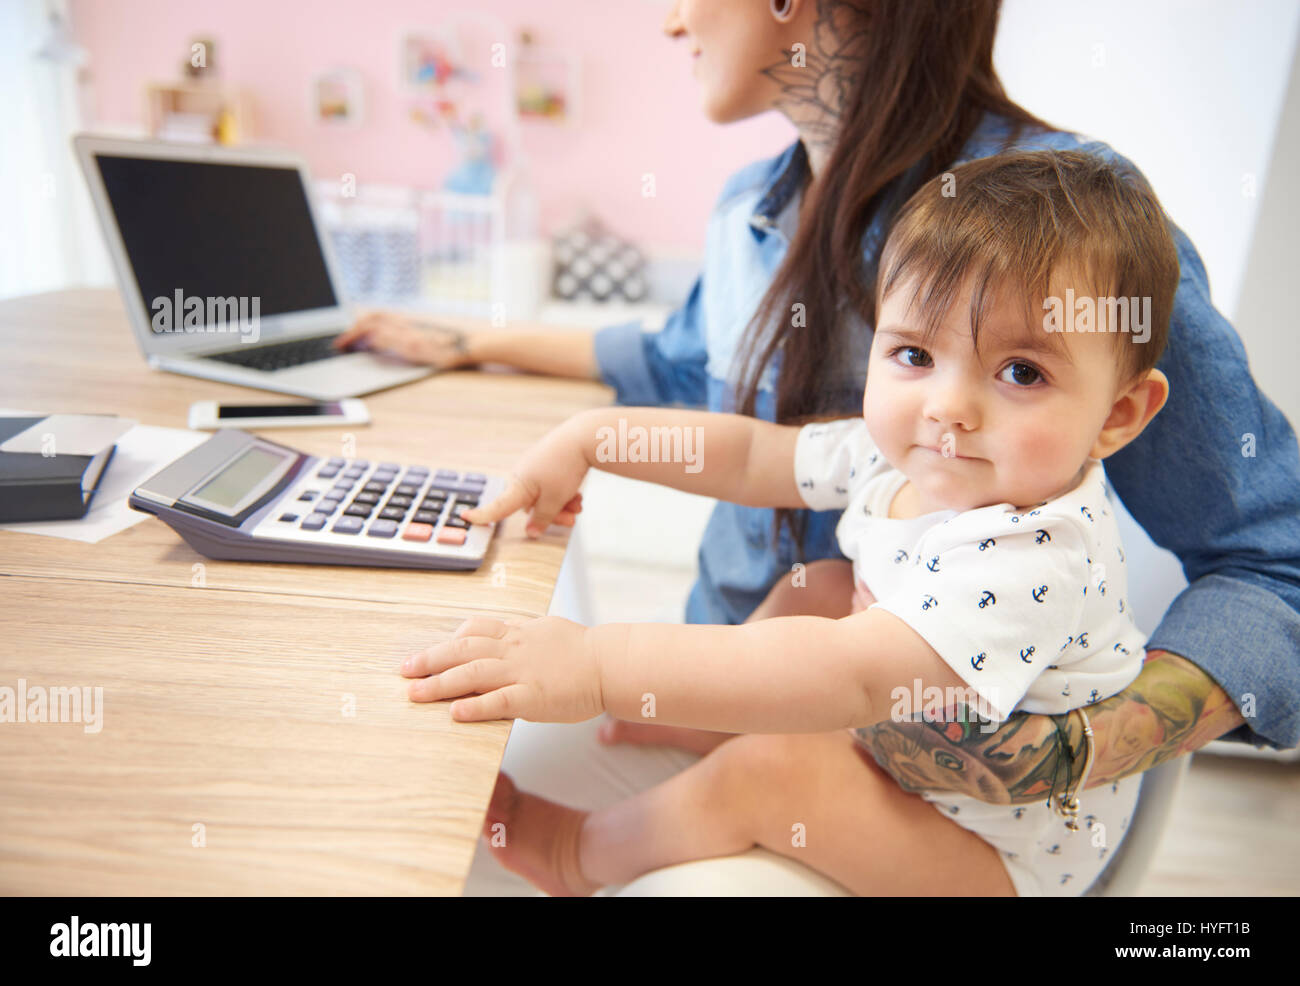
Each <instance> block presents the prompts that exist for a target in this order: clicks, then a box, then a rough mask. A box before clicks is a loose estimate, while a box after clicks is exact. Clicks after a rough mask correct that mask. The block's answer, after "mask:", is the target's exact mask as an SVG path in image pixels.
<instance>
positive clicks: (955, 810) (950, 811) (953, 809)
mask: <svg viewBox="0 0 1300 986" xmlns="http://www.w3.org/2000/svg"><path fill="white" fill-rule="evenodd" d="M960 811H961V809H960V808H959V807H957V806H956V805H949V806H948V814H949V815H956V814H957V813H958V812H960Z"/></svg>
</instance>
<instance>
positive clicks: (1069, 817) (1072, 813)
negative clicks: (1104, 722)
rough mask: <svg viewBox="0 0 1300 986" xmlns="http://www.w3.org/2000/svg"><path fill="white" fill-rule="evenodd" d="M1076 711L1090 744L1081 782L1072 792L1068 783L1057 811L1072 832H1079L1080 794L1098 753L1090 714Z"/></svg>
mask: <svg viewBox="0 0 1300 986" xmlns="http://www.w3.org/2000/svg"><path fill="white" fill-rule="evenodd" d="M1076 711H1077V712H1078V713H1079V717H1080V718H1081V719H1082V720H1083V738H1084V742H1086V743H1087V744H1088V748H1087V753H1086V754H1085V755H1084V759H1083V773H1082V774H1080V775H1079V781H1078V783H1077V784H1075V785H1074V790H1073V791H1071V790H1070V785H1069V782H1068V781H1067V782H1066V787H1065V793H1064V794H1063V795H1061V796H1060V797H1059V798H1058V799H1057V811H1058V812H1060V814H1062V815H1064V816H1065V827H1066V828H1067V829H1069V830H1070V831H1071V832H1077V831H1079V792H1080V791H1082V790H1083V789H1084V787H1085V786H1086V785H1087V783H1088V774H1089V773H1091V771H1092V760H1093V756H1094V755H1095V753H1096V748H1095V745H1094V743H1093V737H1092V723H1091V722H1090V721H1089V719H1088V713H1086V712H1084V711H1083V709H1082V708H1079V709H1077V710H1076Z"/></svg>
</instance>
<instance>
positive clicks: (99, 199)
mask: <svg viewBox="0 0 1300 986" xmlns="http://www.w3.org/2000/svg"><path fill="white" fill-rule="evenodd" d="M73 146H74V148H75V150H76V155H77V159H78V161H79V162H80V164H81V169H82V172H83V173H84V174H85V176H86V182H87V184H88V185H89V188H90V195H91V199H92V200H93V202H94V204H95V212H96V214H97V215H98V217H99V224H100V228H101V229H102V230H103V232H104V241H105V244H106V245H107V247H108V250H109V253H110V255H111V256H112V258H113V267H114V270H115V272H116V275H117V283H118V287H119V288H120V290H121V292H122V299H123V301H124V303H125V305H126V311H127V317H128V318H129V320H130V322H131V328H132V330H133V331H134V332H135V337H136V340H137V342H138V343H139V345H140V349H141V351H142V352H143V353H144V356H145V359H146V360H147V361H148V362H149V365H150V366H152V367H154V368H156V369H159V370H169V371H171V372H173V373H184V374H187V375H189V376H195V377H206V378H208V379H211V380H221V381H224V382H226V383H235V384H242V385H243V386H246V387H256V388H260V389H262V390H274V391H279V392H280V393H285V394H294V395H296V396H299V397H307V398H311V399H313V400H317V401H332V400H339V399H341V398H344V397H355V396H357V395H359V394H368V393H371V392H372V391H376V390H382V389H384V388H386V387H393V386H396V385H397V384H402V383H407V382H409V381H412V380H418V379H419V378H421V377H424V376H427V375H428V374H430V373H432V372H433V371H432V369H431V368H430V367H420V366H412V365H411V364H409V363H406V362H403V361H401V360H399V359H396V358H393V357H389V356H383V355H380V354H377V353H370V352H348V353H341V352H339V351H337V350H335V349H334V348H333V346H332V345H331V344H332V342H333V340H334V339H335V338H336V337H337V336H338V335H339V334H340V333H341V332H343V331H344V329H346V328H347V327H348V326H350V325H351V324H352V322H353V321H354V318H353V316H352V315H351V313H350V312H349V311H348V310H347V308H346V307H345V305H344V303H343V297H342V293H341V292H340V290H339V278H338V273H337V266H336V264H335V261H334V257H333V255H332V252H331V249H330V244H329V238H328V237H327V236H325V235H323V234H324V230H323V228H322V227H321V224H320V220H319V218H318V217H317V215H316V211H315V209H314V208H313V206H312V201H311V195H310V190H309V184H308V181H309V179H308V174H307V168H306V165H305V163H304V162H303V161H302V159H301V158H299V157H297V156H296V155H293V154H291V153H288V152H285V151H279V150H253V149H246V148H225V147H215V146H208V145H191V144H174V143H168V142H165V141H152V140H128V139H123V138H116V137H100V136H93V135H88V134H79V135H77V136H76V137H74V138H73Z"/></svg>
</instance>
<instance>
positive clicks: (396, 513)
mask: <svg viewBox="0 0 1300 986" xmlns="http://www.w3.org/2000/svg"><path fill="white" fill-rule="evenodd" d="M379 516H380V517H382V518H384V520H401V519H402V518H403V517H405V516H406V510H405V509H403V508H402V507H384V509H383V510H381V511H379Z"/></svg>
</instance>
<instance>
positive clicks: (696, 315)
mask: <svg viewBox="0 0 1300 986" xmlns="http://www.w3.org/2000/svg"><path fill="white" fill-rule="evenodd" d="M702 288H703V275H701V276H700V277H697V278H696V279H695V285H694V287H692V288H691V293H690V294H689V295H688V296H687V298H686V302H685V303H684V304H683V305H682V306H681V307H680V308H678V309H677V310H676V311H674V312H673V313H672V314H671V315H669V316H668V320H667V321H666V322H665V323H664V326H663V328H662V329H660V330H659V331H658V332H646V331H644V330H643V329H642V328H641V325H640V323H639V322H628V323H625V324H622V325H611V326H609V327H607V328H604V329H601V330H600V331H599V332H597V333H596V338H595V346H596V364H597V366H598V367H599V368H600V376H601V379H603V380H604V382H605V383H607V384H609V385H610V386H611V387H613V388H614V391H615V399H616V400H617V401H618V403H620V404H633V405H643V406H658V405H664V404H680V405H685V406H687V407H703V406H704V405H705V403H706V401H707V399H708V373H707V362H708V350H707V348H706V344H705V338H704V325H703V312H704V309H703V304H702V302H701V299H700V295H701V291H702Z"/></svg>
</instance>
